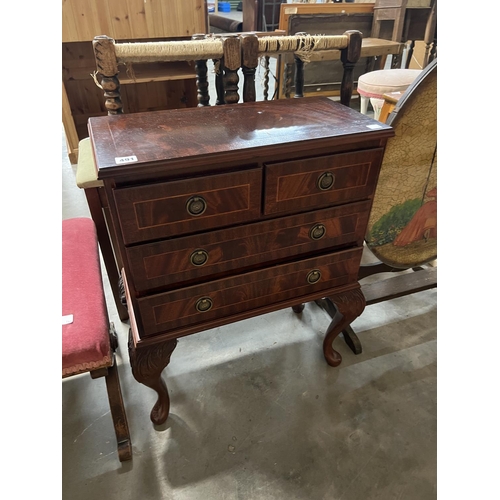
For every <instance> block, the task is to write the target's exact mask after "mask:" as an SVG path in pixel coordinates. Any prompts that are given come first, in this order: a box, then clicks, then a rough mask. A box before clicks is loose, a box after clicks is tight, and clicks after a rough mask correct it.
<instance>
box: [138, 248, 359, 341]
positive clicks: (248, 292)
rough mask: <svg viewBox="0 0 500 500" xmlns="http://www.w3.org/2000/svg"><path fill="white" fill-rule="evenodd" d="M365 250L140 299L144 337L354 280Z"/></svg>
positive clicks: (334, 254) (307, 260)
mask: <svg viewBox="0 0 500 500" xmlns="http://www.w3.org/2000/svg"><path fill="white" fill-rule="evenodd" d="M362 252H363V248H362V247H360V248H355V249H352V250H344V251H341V252H336V253H333V254H329V255H323V256H321V257H313V258H310V259H306V260H302V261H298V262H293V263H290V264H283V265H281V266H275V267H271V268H267V269H262V270H259V271H253V272H250V273H245V274H240V275H238V276H235V277H231V278H224V279H221V280H217V281H212V282H209V283H205V284H203V285H196V286H191V287H187V288H182V289H180V290H175V291H172V292H166V293H162V294H158V295H153V296H151V297H146V298H142V299H138V307H139V313H140V317H141V321H142V326H143V330H142V334H143V335H144V336H145V337H148V336H153V335H155V334H158V333H162V332H165V331H167V330H174V329H177V328H182V327H185V326H188V325H194V324H199V323H203V322H205V321H209V320H213V319H215V318H220V317H227V316H231V315H232V314H237V313H240V312H244V311H248V310H251V309H255V308H258V307H262V306H265V305H266V304H270V303H273V304H274V303H279V302H280V301H283V300H288V299H292V298H295V297H296V298H297V302H299V301H300V297H301V296H303V295H306V294H311V293H315V292H321V291H322V290H326V289H329V288H333V287H337V286H342V285H346V284H348V283H351V282H354V281H356V279H357V274H358V267H359V262H360V260H361V254H362Z"/></svg>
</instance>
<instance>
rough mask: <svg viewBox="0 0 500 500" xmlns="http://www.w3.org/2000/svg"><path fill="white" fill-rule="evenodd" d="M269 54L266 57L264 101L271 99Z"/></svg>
mask: <svg viewBox="0 0 500 500" xmlns="http://www.w3.org/2000/svg"><path fill="white" fill-rule="evenodd" d="M269 60H270V57H269V56H265V57H264V101H268V100H269Z"/></svg>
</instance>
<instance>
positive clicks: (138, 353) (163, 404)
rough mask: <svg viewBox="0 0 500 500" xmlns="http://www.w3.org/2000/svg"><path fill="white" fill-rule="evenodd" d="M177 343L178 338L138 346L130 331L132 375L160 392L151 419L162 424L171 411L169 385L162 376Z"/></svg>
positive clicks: (156, 423)
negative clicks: (135, 344)
mask: <svg viewBox="0 0 500 500" xmlns="http://www.w3.org/2000/svg"><path fill="white" fill-rule="evenodd" d="M176 345H177V339H173V340H167V341H165V342H161V343H158V344H154V345H150V346H146V347H140V348H136V347H135V346H134V343H133V340H132V338H131V333H130V332H129V355H130V365H131V367H132V375H133V376H134V378H135V379H136V380H137V382H139V383H141V384H144V385H145V386H147V387H149V388H150V389H153V390H154V391H156V392H157V394H158V400H157V401H156V403H155V405H154V406H153V409H152V410H151V415H150V416H151V421H152V422H153V423H154V424H155V425H161V424H163V423H164V422H165V420H167V418H168V414H169V411H170V398H169V396H168V390H167V385H166V384H165V382H164V380H163V379H162V377H161V373H162V371H163V370H164V368H165V367H166V366H167V365H168V364H169V363H170V356H171V355H172V352H173V351H174V349H175V347H176Z"/></svg>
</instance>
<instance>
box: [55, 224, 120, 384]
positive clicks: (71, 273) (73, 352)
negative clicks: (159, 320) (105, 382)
mask: <svg viewBox="0 0 500 500" xmlns="http://www.w3.org/2000/svg"><path fill="white" fill-rule="evenodd" d="M62 315H63V327H62V365H63V366H62V374H63V378H64V377H67V376H70V375H76V374H77V373H84V372H88V371H91V370H95V369H97V368H102V367H106V366H111V365H112V352H111V345H110V339H109V319H108V312H107V308H106V302H105V297H104V291H103V286H102V276H101V266H100V260H99V247H98V242H97V233H96V229H95V225H94V221H93V220H92V219H89V218H73V219H67V220H63V221H62ZM70 315H72V316H73V321H72V322H70V323H69V324H64V323H65V321H64V317H66V316H70Z"/></svg>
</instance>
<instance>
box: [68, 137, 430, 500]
mask: <svg viewBox="0 0 500 500" xmlns="http://www.w3.org/2000/svg"><path fill="white" fill-rule="evenodd" d="M75 169H76V166H75V165H71V164H70V162H69V159H68V157H67V151H66V146H65V141H64V133H63V135H62V188H63V193H62V202H63V203H62V218H63V219H65V218H70V217H81V216H84V217H85V216H89V211H88V208H87V205H86V201H85V196H84V193H83V192H82V191H81V190H80V189H78V187H77V186H76V183H75ZM103 272H104V285H105V292H106V298H107V301H108V309H109V314H110V319H111V321H113V322H114V324H115V327H116V330H117V333H118V337H119V343H120V346H119V349H118V368H119V374H120V378H121V384H122V391H123V397H124V400H125V405H126V409H127V416H128V421H129V426H130V432H131V437H132V445H133V454H134V455H133V460H132V461H131V462H124V463H123V464H121V463H120V462H119V461H118V457H117V453H116V442H115V435H114V431H113V426H112V421H111V416H110V412H109V405H108V400H107V396H106V389H105V383H104V380H103V379H97V380H92V379H91V378H90V375H88V374H83V375H79V376H76V377H72V378H69V379H65V380H63V381H62V463H63V468H62V498H63V499H64V500H93V499H98V498H99V499H100V498H106V499H108V500H113V499H120V500H127V499H131V500H135V499H139V498H140V499H142V500H157V499H158V500H160V499H161V500H170V499H173V500H198V499H200V500H212V499H214V500H226V499H227V500H242V499H245V500H246V499H248V500H268V499H273V500H274V499H287V500H288V499H300V500H372V499H373V500H377V499H380V500H390V499H404V500H430V499H434V498H436V496H437V493H436V491H437V486H436V483H437V472H436V468H437V457H436V455H437V449H436V434H437V429H436V428H437V425H436V335H437V327H436V312H437V304H436V302H437V290H436V289H433V290H428V291H425V292H420V293H417V294H413V295H410V296H407V297H402V298H399V299H395V300H392V301H388V302H385V303H381V304H377V305H372V306H368V307H367V308H366V309H365V311H364V312H363V314H362V315H361V316H360V317H359V318H358V319H357V320H356V321H355V322H354V323H353V328H354V330H355V331H356V332H357V333H358V336H359V338H360V340H361V342H362V344H363V353H362V354H360V355H357V356H356V355H354V354H353V353H352V352H351V351H350V349H349V348H348V347H347V345H346V344H345V343H344V341H343V339H342V338H341V337H339V338H338V339H336V341H335V344H334V345H335V349H336V350H338V351H339V352H340V353H341V354H342V356H343V362H342V364H341V365H340V366H339V367H337V368H331V367H329V366H328V365H327V364H326V362H325V361H324V358H323V354H322V341H323V336H324V333H325V331H326V329H327V327H328V324H329V322H330V318H329V316H328V315H327V314H326V313H325V312H324V311H322V310H321V309H319V308H318V307H317V306H316V305H315V304H313V303H309V304H307V305H306V307H305V309H304V311H303V313H302V314H300V315H296V314H294V313H293V312H292V311H291V309H286V310H283V311H278V312H274V313H271V314H267V315H264V316H261V317H258V318H252V319H249V320H246V321H242V322H240V323H237V324H234V325H229V326H224V327H221V328H216V329H214V330H210V331H207V332H204V333H202V334H197V335H191V336H189V337H185V338H182V339H181V340H180V341H179V344H178V346H177V349H176V350H175V351H174V354H173V356H172V361H171V363H170V365H169V366H168V367H167V368H166V369H165V371H164V374H163V376H164V379H165V380H166V382H167V385H168V388H169V393H170V397H171V410H170V416H169V418H168V420H167V421H166V423H165V424H164V425H162V426H161V427H155V426H153V424H152V423H151V421H150V420H149V412H150V410H151V407H152V405H153V404H154V402H155V401H156V396H155V394H156V393H154V392H153V391H152V390H150V389H148V388H147V387H145V386H142V385H140V384H138V383H137V382H136V381H135V379H134V378H133V377H132V373H131V370H130V366H129V364H128V352H127V335H128V324H127V323H122V322H121V321H120V319H119V318H118V315H117V313H116V309H115V307H114V302H113V298H112V294H111V290H110V287H109V283H108V281H107V276H106V274H105V270H104V268H103Z"/></svg>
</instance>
